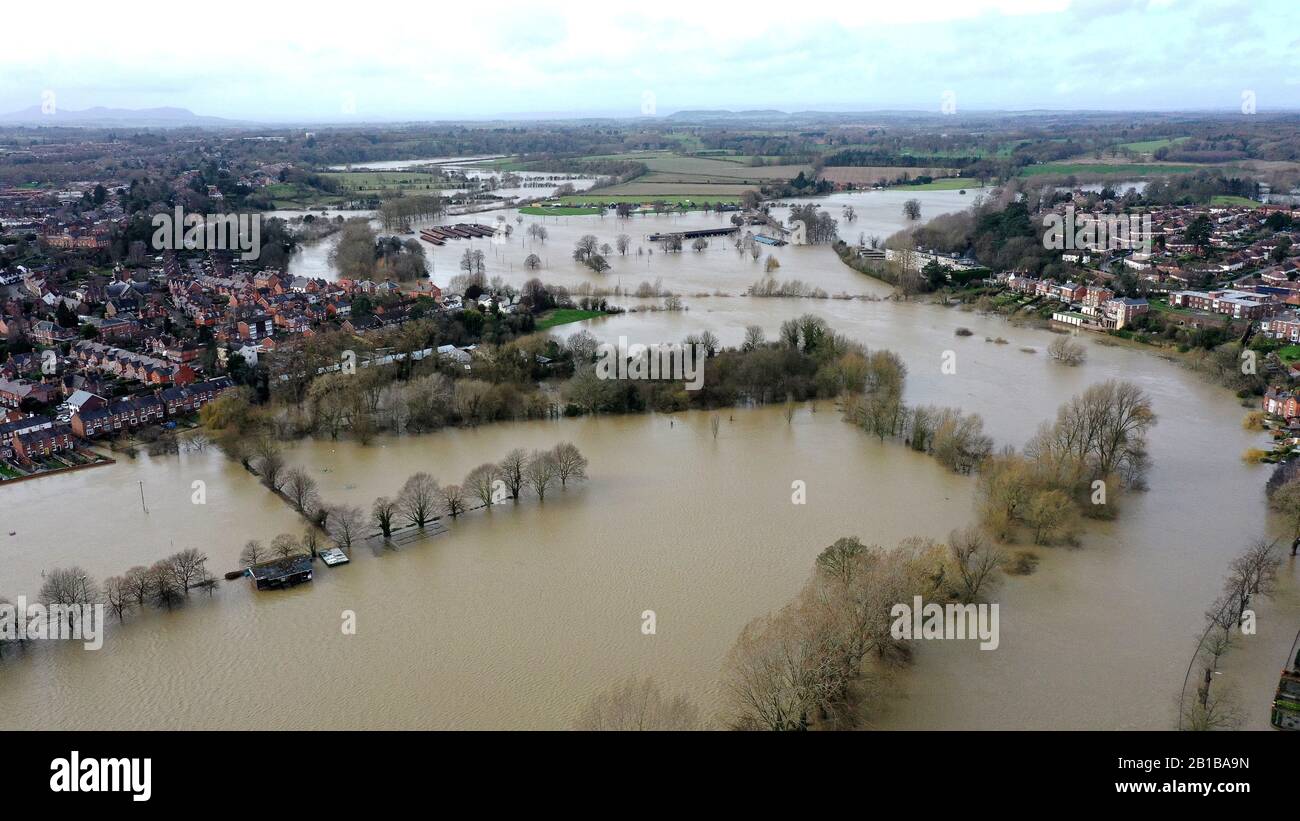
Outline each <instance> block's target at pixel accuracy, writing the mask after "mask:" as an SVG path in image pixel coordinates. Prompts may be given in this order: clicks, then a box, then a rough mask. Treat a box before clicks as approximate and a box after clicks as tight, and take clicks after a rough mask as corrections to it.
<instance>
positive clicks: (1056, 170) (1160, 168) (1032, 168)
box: [1020, 162, 1213, 177]
mask: <svg viewBox="0 0 1300 821" xmlns="http://www.w3.org/2000/svg"><path fill="white" fill-rule="evenodd" d="M1212 167H1213V166H1196V165H1158V164H1155V163H1082V162H1079V163H1059V162H1054V163H1044V164H1043V165H1027V166H1025V167H1024V169H1022V170H1021V172H1020V175H1021V176H1023V177H1037V176H1041V175H1043V174H1054V175H1057V176H1062V177H1064V176H1067V175H1073V176H1076V177H1078V176H1100V175H1102V174H1123V175H1126V176H1129V177H1151V176H1156V175H1159V174H1191V173H1193V172H1195V171H1204V170H1208V169H1209V168H1212Z"/></svg>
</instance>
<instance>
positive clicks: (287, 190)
mask: <svg viewBox="0 0 1300 821" xmlns="http://www.w3.org/2000/svg"><path fill="white" fill-rule="evenodd" d="M262 192H263V193H264V194H266V195H267V196H268V197H270V198H271V199H272V200H273V201H274V203H275V207H276V208H325V207H327V206H331V205H341V204H343V201H344V197H341V196H335V195H332V194H324V193H322V192H320V191H318V190H317V189H315V188H312V187H310V186H306V185H299V184H297V183H287V182H277V183H272V184H271V185H268V186H266V188H264V189H262Z"/></svg>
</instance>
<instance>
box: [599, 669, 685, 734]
mask: <svg viewBox="0 0 1300 821" xmlns="http://www.w3.org/2000/svg"><path fill="white" fill-rule="evenodd" d="M703 726H704V725H703V723H702V722H701V720H700V711H699V708H697V707H696V706H695V705H694V704H693V703H691V701H690V700H689V699H688V698H686V696H684V695H678V696H675V697H673V698H671V699H670V698H668V697H666V696H665V695H664V694H663V693H662V692H661V691H660V690H659V685H657V684H656V683H655V681H654V679H653V678H650V677H646V678H644V679H638V678H637V677H636V676H629V677H628V678H627V679H625V680H623V681H621V682H619V683H617V684H615V685H614V686H612V687H610V688H609V689H608V690H604V691H602V692H599V693H596V694H595V695H594V696H592V697H591V701H589V702H588V703H587V706H586V707H585V708H584V709H583V711H582V714H581V715H580V716H579V717H578V720H577V721H576V722H575V723H574V728H575V729H578V730H614V731H627V730H699V729H702V728H703Z"/></svg>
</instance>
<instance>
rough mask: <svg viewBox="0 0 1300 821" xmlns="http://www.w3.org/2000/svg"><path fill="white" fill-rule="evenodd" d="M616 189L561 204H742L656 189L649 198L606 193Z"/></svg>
mask: <svg viewBox="0 0 1300 821" xmlns="http://www.w3.org/2000/svg"><path fill="white" fill-rule="evenodd" d="M619 187H622V186H615V188H619ZM715 187H716V186H715ZM615 188H602V189H600V191H594V192H592V193H590V194H573V195H571V196H567V197H560V202H562V203H564V204H565V205H575V204H578V205H580V204H582V203H585V202H630V203H632V204H634V205H640V204H641V203H648V202H653V201H654V200H662V201H664V202H666V203H668V204H669V205H678V204H679V203H683V202H685V203H687V204H692V205H698V204H700V203H703V202H709V203H715V202H725V203H736V202H740V197H738V196H734V195H709V196H704V195H699V196H697V195H687V194H664V193H661V192H658V191H656V190H654V189H650V191H651V194H653V195H654V196H648V195H644V194H608V193H606V192H607V191H614V190H615Z"/></svg>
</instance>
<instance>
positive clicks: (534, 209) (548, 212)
mask: <svg viewBox="0 0 1300 821" xmlns="http://www.w3.org/2000/svg"><path fill="white" fill-rule="evenodd" d="M600 211H601V209H599V208H574V207H565V206H560V207H557V208H541V207H538V206H536V205H526V206H524V207H523V208H520V209H519V213H521V214H527V215H528V216H530V217H589V216H592V215H594V214H599V213H600Z"/></svg>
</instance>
